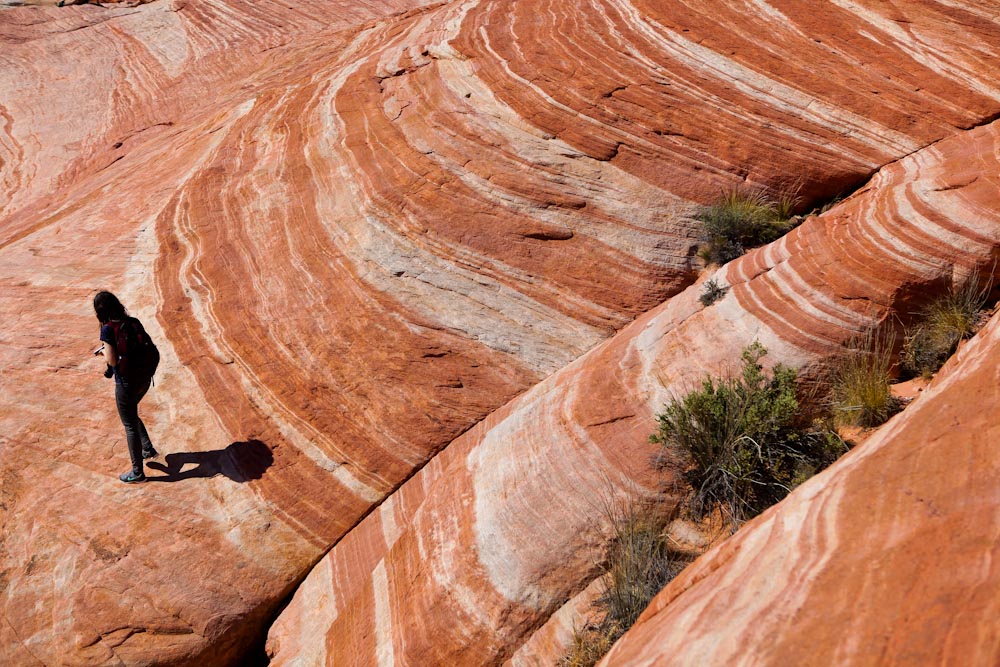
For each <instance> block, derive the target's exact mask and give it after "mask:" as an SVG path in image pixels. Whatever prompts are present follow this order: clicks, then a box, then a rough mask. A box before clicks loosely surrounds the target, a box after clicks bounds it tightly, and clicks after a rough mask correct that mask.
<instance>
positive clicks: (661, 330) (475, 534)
mask: <svg viewBox="0 0 1000 667" xmlns="http://www.w3.org/2000/svg"><path fill="white" fill-rule="evenodd" d="M998 160H1000V123H994V124H992V125H988V126H984V127H980V128H977V129H974V130H971V131H968V132H965V133H962V134H960V135H957V136H955V137H951V138H949V139H946V140H943V141H941V142H938V143H937V144H935V145H934V146H933V147H930V148H927V149H925V150H923V151H919V152H917V153H915V154H914V155H912V156H909V157H907V158H905V159H903V160H901V161H899V162H897V163H894V164H892V165H890V166H888V167H886V168H885V169H883V170H881V171H880V172H879V173H878V174H877V175H876V177H875V178H874V179H873V181H872V183H871V184H870V186H868V187H867V188H865V190H864V191H862V192H859V193H857V194H856V195H854V196H852V197H851V198H849V199H848V200H847V201H845V202H843V203H842V204H840V205H839V206H837V207H835V208H834V209H832V210H831V211H830V212H828V213H826V214H824V215H822V216H820V217H813V218H810V219H808V220H807V221H806V222H805V223H804V224H803V225H802V226H800V227H798V228H797V229H795V230H794V231H793V232H791V233H790V234H788V235H787V236H786V237H784V238H783V239H781V240H780V241H778V242H776V243H774V244H772V245H771V246H768V247H765V248H762V249H759V250H756V251H754V252H752V253H750V254H749V255H746V256H744V257H743V258H741V259H739V260H737V261H735V262H733V263H731V264H730V265H728V266H726V267H724V268H723V269H720V270H719V271H718V272H717V273H716V274H715V276H714V277H715V279H716V280H717V281H718V282H719V283H720V284H722V285H724V286H725V287H727V288H728V292H727V294H726V296H725V297H724V298H723V299H722V300H721V301H719V302H717V303H716V304H714V305H712V306H711V307H708V308H705V307H703V306H701V305H700V304H699V302H698V296H699V293H700V287H699V286H693V287H691V288H689V289H688V290H687V291H685V292H684V293H682V294H680V295H678V296H676V297H674V298H673V299H671V300H670V301H668V302H666V303H665V304H664V305H662V306H661V307H659V308H657V309H654V310H653V311H651V312H650V313H648V314H645V315H643V316H641V317H640V318H638V319H637V320H636V321H635V322H633V323H632V324H631V325H630V326H628V327H627V328H625V329H624V330H623V331H621V332H619V334H618V335H616V336H615V337H614V338H612V339H611V340H609V341H607V342H605V343H603V344H601V345H600V346H598V347H596V348H595V349H594V350H592V351H590V352H589V353H587V354H586V355H584V356H583V357H581V358H580V359H578V360H577V361H576V362H574V363H572V364H570V365H569V366H567V367H566V368H565V369H563V370H562V371H559V372H558V373H556V374H554V375H552V376H550V377H549V378H547V379H546V380H544V381H543V382H541V383H540V384H538V385H536V386H535V387H534V388H532V389H531V390H530V391H529V392H527V393H526V394H524V395H522V396H520V397H518V398H517V399H515V400H514V401H512V402H511V403H509V404H508V405H506V406H504V407H503V408H501V409H500V410H498V411H496V412H494V413H493V414H492V415H490V416H489V417H488V418H487V419H486V420H485V421H483V422H481V423H480V424H477V425H476V426H475V427H474V428H473V429H472V430H470V431H469V432H468V433H466V434H464V435H462V436H461V437H460V438H459V439H458V440H456V441H455V442H454V443H452V444H451V445H450V446H449V447H448V448H446V449H445V450H444V451H443V452H441V453H440V454H438V456H436V457H435V458H434V459H433V461H432V462H431V463H430V464H428V466H426V467H425V468H424V469H423V470H421V471H420V472H419V473H417V475H415V476H414V477H413V479H411V480H410V481H408V482H407V483H406V484H404V485H403V486H402V488H401V489H399V490H398V491H397V492H396V493H394V494H393V495H392V496H391V497H390V498H389V499H388V500H387V501H386V502H385V503H383V504H382V505H381V507H380V508H379V511H378V512H376V513H373V514H372V515H370V516H368V517H367V518H366V519H365V520H364V521H362V522H361V524H360V525H359V526H358V527H356V528H354V529H353V530H352V531H351V532H350V533H349V534H348V535H347V536H346V537H345V538H344V539H343V540H342V541H341V542H340V543H338V544H337V545H336V546H335V547H334V548H333V549H332V550H331V552H330V553H329V554H328V555H327V556H326V558H324V559H323V561H322V562H321V563H320V564H319V565H317V566H316V568H315V569H314V570H313V571H312V572H311V573H310V575H309V577H308V578H307V579H306V581H305V582H304V583H303V584H302V586H300V588H299V589H298V591H296V594H295V597H294V598H293V600H292V602H291V604H290V605H289V606H288V607H287V608H286V610H285V611H284V612H283V613H282V615H281V616H280V617H279V619H278V621H277V622H276V623H275V625H274V626H273V627H272V630H271V633H270V635H269V640H268V647H269V654H270V655H271V656H272V664H273V665H279V666H280V665H338V666H339V665H384V664H420V665H499V664H501V663H503V662H504V661H505V660H507V659H508V658H514V659H516V660H517V661H519V662H520V663H521V664H531V663H532V662H533V661H534V660H535V659H533V657H532V655H531V654H530V652H531V651H532V650H536V651H538V652H540V653H542V654H543V655H544V656H545V657H547V658H549V659H552V658H554V657H555V656H553V655H551V651H552V650H553V649H552V647H551V642H550V641H549V638H550V637H552V636H553V634H554V632H553V629H552V628H546V629H545V633H546V635H545V636H544V637H540V638H539V639H538V640H537V641H535V642H533V641H532V637H533V633H534V631H535V630H536V628H539V627H542V626H543V625H544V624H545V623H546V621H547V620H548V619H549V618H550V616H552V615H553V614H554V613H555V612H556V611H557V610H559V609H560V608H561V606H562V605H563V603H564V602H566V601H567V600H569V599H570V598H571V597H573V596H574V595H575V594H576V593H577V592H579V591H580V590H583V589H584V588H585V587H586V586H588V585H589V584H590V583H591V581H592V580H593V577H594V575H595V571H596V569H597V566H596V563H597V562H598V561H599V559H600V556H601V552H602V545H603V543H604V540H606V539H607V537H606V535H607V526H605V525H603V523H604V520H603V519H602V516H603V515H602V512H601V506H602V503H603V502H607V500H608V499H610V498H613V497H616V496H619V495H622V494H626V493H637V494H639V495H647V496H649V495H654V494H656V493H657V492H658V490H659V489H660V488H663V487H664V486H665V487H667V488H669V487H670V486H671V482H672V480H670V479H666V480H664V479H662V478H658V477H657V474H656V473H654V472H653V471H652V469H651V463H652V459H653V457H654V455H655V454H657V453H658V452H657V451H656V449H655V448H654V447H653V446H651V445H650V444H649V443H648V441H647V437H648V435H649V433H650V432H652V430H653V427H654V421H653V413H654V411H656V410H658V409H659V408H660V407H661V406H662V405H663V403H664V401H665V400H666V399H667V398H668V397H669V396H670V395H677V394H680V393H683V392H684V391H685V390H687V389H688V388H690V387H691V385H692V384H693V383H695V382H697V380H698V379H699V378H700V377H701V376H702V374H703V373H708V372H713V373H715V372H722V371H724V370H725V368H726V367H727V365H728V366H729V367H731V366H732V364H733V363H735V360H737V359H738V357H739V353H740V350H741V349H742V348H743V347H744V346H746V345H747V344H749V343H750V342H751V341H753V340H759V341H761V342H763V343H764V344H765V346H766V347H767V348H768V349H769V350H770V359H771V360H772V361H773V360H780V361H783V362H786V363H793V364H795V365H798V366H802V367H804V370H805V371H806V372H810V371H815V370H816V369H817V366H816V365H817V364H819V363H821V362H822V361H823V359H824V358H825V357H828V356H830V355H831V354H834V353H836V351H837V349H838V347H839V346H840V344H841V343H842V342H844V341H845V340H846V339H848V338H849V337H851V336H852V335H854V334H855V333H857V332H858V331H859V330H862V329H864V328H865V327H866V326H868V325H870V324H872V323H873V322H878V321H880V320H882V319H884V318H885V317H886V315H887V314H888V312H889V309H890V307H905V308H911V307H916V306H917V305H918V304H919V303H920V300H921V298H927V297H928V296H929V295H931V294H933V291H934V288H935V286H937V287H940V286H941V285H942V284H943V283H950V282H951V281H952V280H956V281H960V280H962V278H963V276H965V275H967V274H969V273H971V272H973V271H980V270H986V271H987V274H988V271H989V270H990V269H991V267H993V268H995V267H994V265H993V258H995V257H996V256H997V253H998V251H1000V209H998V207H997V206H996V202H997V201H998V200H1000V199H998V197H1000V178H998V176H997V174H1000V169H998V167H1000V164H998ZM981 419H986V417H985V416H982V417H981ZM854 460H855V458H848V459H847V461H846V462H845V465H851V462H852V461H854ZM837 469H839V468H838V467H837V466H835V468H834V470H837ZM833 474H835V473H833ZM670 501H671V498H670V497H669V494H668V496H667V497H666V498H665V502H670ZM858 502H862V503H863V502H864V501H863V500H859V501H858ZM817 511H818V508H817ZM855 520H856V517H855ZM942 530H945V528H942ZM980 556H981V557H984V558H985V557H986V556H984V555H983V554H980ZM816 614H817V618H818V617H819V616H821V615H822V611H821V610H820V609H817V611H816ZM699 621H701V622H704V623H706V624H707V626H706V630H705V637H706V641H711V636H710V634H709V632H708V630H707V627H710V625H711V620H710V619H707V618H702V617H699ZM663 627H667V626H663ZM831 631H833V630H831ZM676 640H677V641H678V642H680V643H683V641H684V639H683V635H682V634H681V635H676ZM533 646H534V648H533ZM537 661H538V662H542V660H541V659H540V658H538V659H537Z"/></svg>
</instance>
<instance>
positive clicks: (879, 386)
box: [830, 329, 900, 427]
mask: <svg viewBox="0 0 1000 667" xmlns="http://www.w3.org/2000/svg"><path fill="white" fill-rule="evenodd" d="M893 338H894V334H893V333H892V332H891V331H887V332H884V333H877V332H876V331H875V330H871V329H870V330H868V331H867V332H865V333H864V334H863V335H861V336H859V337H856V338H854V339H852V340H851V341H850V342H849V343H848V344H847V350H846V351H845V354H844V355H843V356H842V357H841V358H840V359H839V360H838V361H837V362H836V363H835V364H834V367H833V378H832V383H831V389H830V395H831V406H832V408H833V414H834V418H835V419H836V421H837V423H838V424H842V425H846V426H863V427H871V426H878V425H879V424H882V423H884V422H885V421H886V420H887V419H889V417H891V416H892V415H893V414H895V413H896V412H897V411H898V410H899V408H900V405H899V402H898V401H897V400H896V399H895V398H894V397H893V395H892V392H891V391H890V390H889V370H890V368H891V367H892V341H893Z"/></svg>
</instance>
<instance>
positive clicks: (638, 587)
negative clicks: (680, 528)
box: [559, 503, 689, 667]
mask: <svg viewBox="0 0 1000 667" xmlns="http://www.w3.org/2000/svg"><path fill="white" fill-rule="evenodd" d="M606 511H607V513H608V516H609V518H610V521H611V525H612V529H613V531H614V532H613V537H612V540H611V544H610V546H609V547H608V554H607V572H606V574H605V578H604V589H603V591H602V593H601V596H600V597H599V598H598V599H597V601H596V602H595V608H596V609H597V611H598V616H599V620H598V621H597V622H595V623H590V624H588V625H586V626H584V628H582V629H581V630H577V631H576V632H574V634H573V645H572V647H571V649H570V651H569V652H568V653H567V654H566V655H564V656H563V657H562V659H561V660H560V661H559V665H560V667H592V666H593V665H594V664H596V663H597V662H598V661H599V660H600V659H601V658H602V657H603V656H604V654H605V653H607V652H608V650H610V648H611V646H612V645H613V644H614V643H615V641H617V640H618V638H619V637H621V636H622V635H623V634H625V632H626V631H627V630H628V629H629V628H630V627H632V625H633V624H635V621H636V620H637V619H638V618H639V614H641V613H642V611H643V610H644V609H645V608H646V607H647V606H648V605H649V603H650V601H651V600H652V599H653V597H655V596H656V594H657V593H659V592H660V591H661V590H662V589H663V587H664V586H666V585H667V583H669V582H670V580H671V579H673V578H674V577H675V576H677V575H678V574H679V573H680V572H681V570H683V569H684V567H685V566H686V565H687V564H688V562H689V559H688V558H687V557H684V556H679V555H677V554H675V553H674V552H673V551H672V550H671V548H670V545H669V543H668V540H667V537H666V525H667V518H668V517H667V516H666V515H665V514H664V513H663V512H662V510H661V508H659V507H658V506H648V505H641V504H636V503H624V504H613V505H612V506H610V507H609V508H607V510H606Z"/></svg>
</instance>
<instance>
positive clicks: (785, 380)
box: [650, 343, 844, 528]
mask: <svg viewBox="0 0 1000 667" xmlns="http://www.w3.org/2000/svg"><path fill="white" fill-rule="evenodd" d="M766 353H767V350H766V349H765V348H764V347H763V346H762V345H761V344H760V343H753V344H752V345H750V346H749V347H747V348H746V349H744V350H743V355H742V360H743V368H742V373H740V374H739V375H737V376H735V377H729V378H719V379H714V378H706V379H705V380H704V381H703V382H702V386H701V389H699V390H696V391H692V392H690V393H689V394H687V395H686V396H684V397H683V398H680V399H677V400H674V401H672V402H671V403H669V404H668V405H666V406H665V408H664V411H663V412H662V413H661V414H659V415H657V422H658V424H659V428H658V430H657V432H656V433H654V434H653V435H652V436H651V438H650V439H651V440H652V441H653V442H657V443H660V444H661V445H663V446H665V447H673V448H676V449H678V450H680V451H681V452H683V453H685V454H686V455H687V456H688V457H689V459H690V462H691V466H690V469H689V470H688V473H687V476H688V480H689V482H690V483H691V486H692V488H693V489H694V494H693V498H692V502H691V510H692V513H693V514H694V515H695V516H696V517H703V516H705V515H707V514H708V513H709V512H710V511H711V510H713V509H715V508H718V509H719V510H721V511H722V512H723V514H724V515H726V516H727V517H728V518H729V520H730V522H731V525H732V526H733V527H734V528H735V527H738V526H739V525H740V524H741V523H742V522H743V521H745V520H747V519H749V518H751V517H753V516H756V515H757V514H759V513H760V512H762V511H763V510H764V509H766V508H767V507H770V506H771V505H773V504H774V503H776V502H778V501H779V500H781V499H782V498H784V497H785V496H786V495H787V494H788V493H789V492H790V491H791V489H792V487H793V486H794V485H795V484H797V483H798V482H800V481H802V479H804V478H805V477H806V476H807V474H806V473H807V472H808V474H812V473H813V472H815V471H817V470H819V469H821V468H823V467H825V466H826V465H829V464H830V463H831V462H833V461H834V460H836V458H837V456H839V455H840V453H842V452H843V450H844V446H843V443H842V442H841V441H840V440H839V438H836V437H835V436H833V435H831V434H829V433H827V432H822V431H819V430H817V429H815V428H813V426H812V424H811V423H806V420H805V419H803V417H802V415H800V414H799V403H798V400H797V398H796V384H795V379H796V373H795V371H794V370H793V369H791V368H786V367H784V366H781V365H780V364H779V365H777V366H775V367H774V370H773V372H772V373H771V374H768V373H765V372H764V368H763V366H762V365H761V363H760V359H761V358H762V357H763V356H764V355H765V354H766Z"/></svg>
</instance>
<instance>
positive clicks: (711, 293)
mask: <svg viewBox="0 0 1000 667" xmlns="http://www.w3.org/2000/svg"><path fill="white" fill-rule="evenodd" d="M725 295H726V288H725V287H721V286H720V285H719V283H717V282H716V281H715V280H708V281H705V285H704V288H703V289H702V291H701V296H699V297H698V301H701V305H703V306H706V307H707V306H711V305H712V304H713V303H715V302H716V301H718V300H719V299H721V298H722V297H723V296H725Z"/></svg>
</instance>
